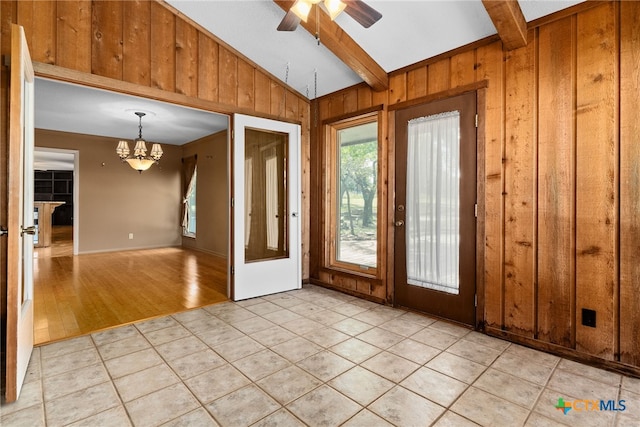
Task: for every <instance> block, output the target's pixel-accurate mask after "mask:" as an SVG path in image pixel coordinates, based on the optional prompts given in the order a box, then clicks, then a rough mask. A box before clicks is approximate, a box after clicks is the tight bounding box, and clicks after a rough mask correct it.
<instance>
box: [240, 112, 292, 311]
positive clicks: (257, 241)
mask: <svg viewBox="0 0 640 427" xmlns="http://www.w3.org/2000/svg"><path fill="white" fill-rule="evenodd" d="M233 189H234V190H233V199H234V203H233V204H234V207H233V230H232V233H233V236H232V239H231V242H232V245H233V264H232V267H233V270H232V271H233V275H232V281H233V293H232V295H233V299H234V300H235V301H238V300H243V299H247V298H254V297H258V296H262V295H268V294H273V293H277V292H284V291H289V290H292V289H299V288H300V287H301V283H302V266H301V264H300V253H301V247H300V221H301V219H300V126H298V125H295V124H291V123H284V122H278V121H275V120H269V119H262V118H258V117H251V116H244V115H240V114H236V115H234V142H233Z"/></svg>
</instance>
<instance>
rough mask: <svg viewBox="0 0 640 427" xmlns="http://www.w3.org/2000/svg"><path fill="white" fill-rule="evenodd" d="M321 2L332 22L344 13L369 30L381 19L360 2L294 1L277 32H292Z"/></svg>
mask: <svg viewBox="0 0 640 427" xmlns="http://www.w3.org/2000/svg"><path fill="white" fill-rule="evenodd" d="M321 1H322V2H323V5H324V10H325V11H326V12H327V13H328V14H329V17H330V18H331V20H332V21H333V20H334V19H335V18H336V17H337V16H338V15H339V14H340V13H341V12H342V11H345V12H346V13H347V15H349V16H351V17H352V18H353V19H354V20H356V22H358V23H359V24H360V25H362V26H363V27H365V28H369V27H370V26H372V25H373V24H375V23H376V22H378V20H379V19H380V18H382V14H381V13H380V12H378V11H377V10H375V9H374V8H372V7H371V6H369V5H367V4H366V3H365V2H363V1H361V0H324V1H323V0H296V1H295V3H293V5H292V6H291V8H290V9H289V11H288V12H287V14H286V15H285V16H284V18H283V19H282V21H281V22H280V25H278V31H293V30H295V29H296V28H297V27H298V24H300V21H301V20H302V21H304V22H307V17H308V16H309V12H310V11H311V7H312V6H313V5H318V3H320V2H321ZM318 6H319V5H318Z"/></svg>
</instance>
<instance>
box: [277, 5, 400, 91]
mask: <svg viewBox="0 0 640 427" xmlns="http://www.w3.org/2000/svg"><path fill="white" fill-rule="evenodd" d="M273 1H274V2H275V3H276V4H277V5H278V6H280V8H281V9H282V10H284V11H285V12H288V11H289V8H290V7H291V5H292V4H293V1H290V0H273ZM314 7H318V6H317V5H316V6H314ZM317 15H318V17H319V18H320V23H319V24H320V25H319V26H318V23H317V22H316V13H315V10H312V11H311V13H310V14H309V18H308V19H307V22H304V21H300V25H302V26H303V27H304V29H305V30H307V31H308V32H309V33H310V34H312V35H314V36H315V35H316V30H317V29H318V28H319V34H320V43H322V44H323V45H324V46H325V47H326V48H327V49H329V50H330V51H331V52H333V54H334V55H335V56H337V57H338V58H339V59H340V60H341V61H342V62H344V63H345V64H346V65H347V66H348V67H349V68H351V69H352V70H353V71H354V72H355V73H356V74H357V75H359V76H360V77H361V78H362V80H364V81H365V82H366V83H367V84H368V85H369V86H371V88H372V89H373V90H375V91H378V92H379V91H383V90H387V89H388V88H389V77H388V75H387V72H386V71H385V70H384V69H383V68H382V67H381V66H380V65H378V63H377V62H376V61H374V60H373V58H371V57H370V56H369V54H367V52H365V51H364V49H362V48H361V47H360V46H359V45H358V44H357V43H356V42H355V41H354V40H353V39H352V38H351V37H350V36H349V35H348V34H347V33H346V32H345V31H344V30H343V29H342V28H340V26H339V25H338V24H336V23H335V22H333V21H331V19H330V18H329V16H328V15H327V14H326V13H324V12H320V13H318V14H317ZM274 31H275V28H274Z"/></svg>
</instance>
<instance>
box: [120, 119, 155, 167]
mask: <svg viewBox="0 0 640 427" xmlns="http://www.w3.org/2000/svg"><path fill="white" fill-rule="evenodd" d="M135 115H136V116H138V120H139V123H138V137H137V138H136V139H135V140H134V142H135V143H136V145H135V148H134V149H133V155H132V156H130V155H129V153H130V151H129V143H128V142H127V141H120V142H118V147H117V148H116V153H118V156H120V159H121V160H122V161H123V162H127V163H129V166H131V167H132V168H133V169H135V170H137V171H138V172H140V173H142V171H146V170H147V169H149V168H150V167H151V166H152V165H153V164H154V163H158V160H160V157H162V147H160V144H153V146H152V147H151V153H149V155H148V156H147V145H146V141H145V140H144V139H142V117H144V116H145V115H146V114H145V113H141V112H139V111H136V113H135Z"/></svg>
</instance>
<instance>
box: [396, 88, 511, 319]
mask: <svg viewBox="0 0 640 427" xmlns="http://www.w3.org/2000/svg"><path fill="white" fill-rule="evenodd" d="M488 87H489V81H488V80H481V81H478V82H476V83H472V84H468V85H464V86H460V87H458V88H454V89H449V90H446V91H442V92H437V93H434V94H430V95H427V96H423V97H420V98H416V99H413V100H411V101H405V102H400V103H398V104H394V105H390V106H389V108H388V117H387V123H388V139H389V141H393V144H389V150H388V160H387V162H388V165H389V167H388V174H387V182H388V188H389V197H388V198H387V210H388V212H395V209H396V201H395V185H396V180H395V176H396V170H395V164H396V152H395V140H396V128H395V122H396V112H397V111H398V110H402V109H404V108H408V107H412V106H415V105H419V104H425V103H429V102H433V101H438V100H442V99H446V98H450V97H453V96H458V95H462V94H464V93H467V92H472V91H475V92H476V113H477V114H478V127H477V130H476V199H477V204H478V217H477V218H476V295H477V305H476V322H475V328H476V329H477V330H484V328H485V305H486V299H485V280H486V279H485V267H484V262H485V261H484V260H485V240H486V231H485V228H486V208H485V204H486V195H485V187H486V184H485V182H486V179H487V176H486V169H485V156H486V155H485V146H486V127H487V120H486V117H487V115H488V111H487V88H488ZM502 175H503V174H502V173H501V176H502ZM394 223H395V218H394V215H390V216H389V220H388V221H387V242H389V244H388V245H387V253H386V257H387V260H388V263H387V266H388V268H387V274H386V282H387V300H388V301H390V302H391V303H392V305H393V306H394V307H397V306H398V305H397V301H396V298H395V264H394V262H393V260H394V247H395V244H391V242H394V243H395V238H396V237H395V231H396V230H395V229H396V227H395V225H394Z"/></svg>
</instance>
